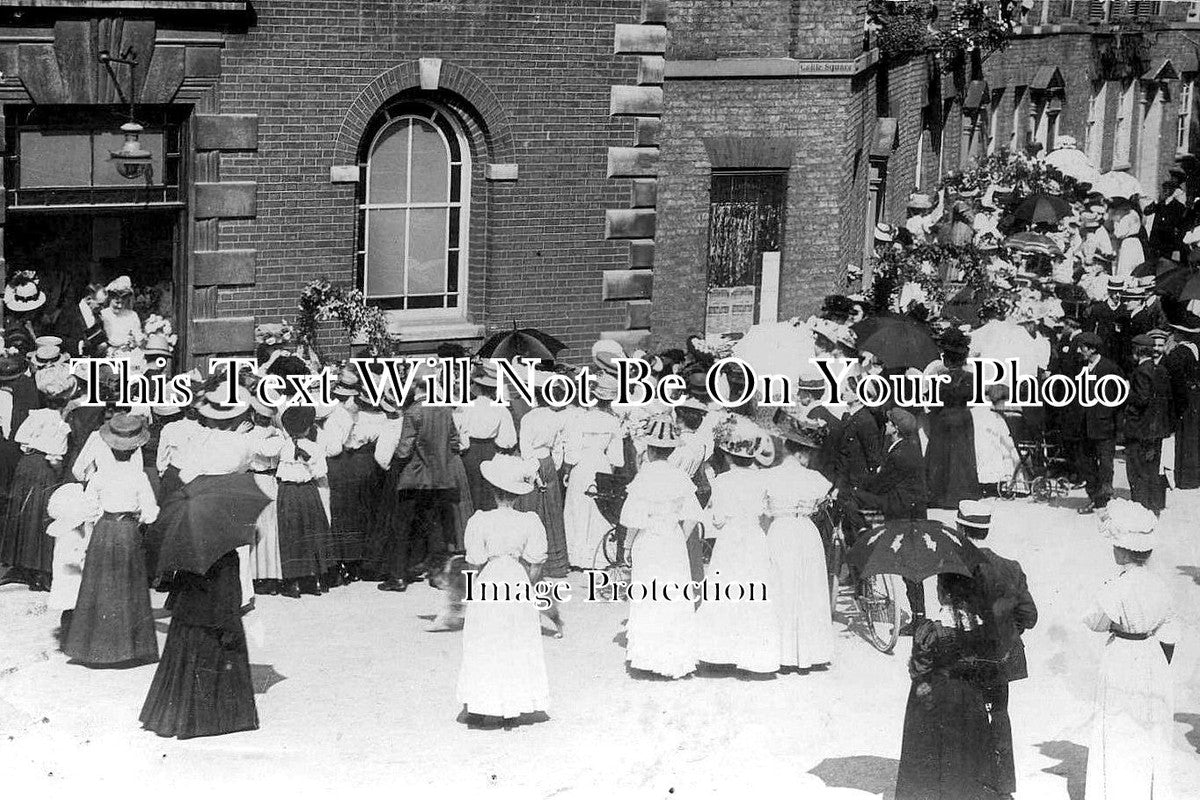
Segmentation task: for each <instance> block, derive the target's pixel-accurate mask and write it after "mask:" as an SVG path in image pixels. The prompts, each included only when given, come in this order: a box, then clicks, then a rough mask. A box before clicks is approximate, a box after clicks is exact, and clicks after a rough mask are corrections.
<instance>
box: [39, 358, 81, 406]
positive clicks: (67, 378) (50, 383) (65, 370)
mask: <svg viewBox="0 0 1200 800" xmlns="http://www.w3.org/2000/svg"><path fill="white" fill-rule="evenodd" d="M34 383H36V384H37V390H38V391H39V392H41V393H42V394H44V395H46V397H48V398H50V399H59V398H64V397H70V396H71V395H72V394H74V393H75V387H76V386H77V385H78V383H77V382H76V380H75V376H74V375H72V374H71V370H70V368H69V367H68V366H67V365H66V364H54V365H53V366H48V367H46V368H45V369H40V370H38V372H37V375H35V376H34Z"/></svg>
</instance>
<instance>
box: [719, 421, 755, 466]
mask: <svg viewBox="0 0 1200 800" xmlns="http://www.w3.org/2000/svg"><path fill="white" fill-rule="evenodd" d="M763 436H764V433H763V431H762V429H761V428H759V427H758V426H757V425H755V424H754V423H753V422H751V421H750V420H748V419H746V418H745V417H741V416H736V415H730V416H728V417H726V418H725V419H724V420H722V421H721V422H719V423H717V426H716V428H715V429H714V430H713V439H714V440H715V442H716V445H717V447H718V448H719V449H720V450H721V451H722V452H725V453H728V454H729V455H731V456H742V457H744V458H754V457H755V456H756V455H757V454H758V453H759V452H760V450H761V447H762V438H763Z"/></svg>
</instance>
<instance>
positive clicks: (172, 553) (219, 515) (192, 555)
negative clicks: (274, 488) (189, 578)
mask: <svg viewBox="0 0 1200 800" xmlns="http://www.w3.org/2000/svg"><path fill="white" fill-rule="evenodd" d="M269 502H270V500H269V499H268V498H267V496H266V495H265V494H263V493H262V491H261V490H260V489H259V488H258V485H257V484H256V483H255V481H254V476H253V475H251V474H249V473H240V474H236V475H201V476H200V477H198V478H196V479H195V480H193V481H191V482H190V483H187V484H184V486H183V487H182V488H181V489H179V491H177V492H175V493H174V494H172V495H171V497H170V498H169V499H168V500H167V501H166V503H164V504H163V507H162V513H160V514H159V517H158V525H159V527H160V529H161V530H162V532H163V533H162V537H163V541H162V548H161V549H160V550H159V554H158V572H159V573H163V572H175V571H181V572H194V573H196V574H197V575H203V574H204V573H206V572H208V568H209V567H211V566H212V565H213V564H215V563H216V562H217V560H218V559H219V558H221V556H223V555H225V554H226V553H228V552H229V551H230V550H234V549H236V548H238V547H241V546H243V545H247V544H254V541H255V530H254V526H255V522H256V521H257V520H258V515H259V513H260V512H261V511H262V510H263V509H264V508H266V507H267V503H269Z"/></svg>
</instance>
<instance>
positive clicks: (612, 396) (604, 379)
mask: <svg viewBox="0 0 1200 800" xmlns="http://www.w3.org/2000/svg"><path fill="white" fill-rule="evenodd" d="M618 389H620V386H619V385H618V384H617V379H616V378H614V377H613V376H612V375H607V374H605V375H601V376H600V377H598V378H596V384H595V386H593V387H592V395H593V396H594V397H595V398H596V399H597V400H607V401H609V402H611V401H613V400H616V399H617V390H618Z"/></svg>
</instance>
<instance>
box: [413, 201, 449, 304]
mask: <svg viewBox="0 0 1200 800" xmlns="http://www.w3.org/2000/svg"><path fill="white" fill-rule="evenodd" d="M410 213H411V215H412V216H411V218H410V220H409V235H410V237H411V243H410V244H409V250H408V292H409V294H432V293H434V292H437V293H439V294H440V293H441V292H444V291H446V209H444V208H414V209H413V210H412V211H411V212H410Z"/></svg>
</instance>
